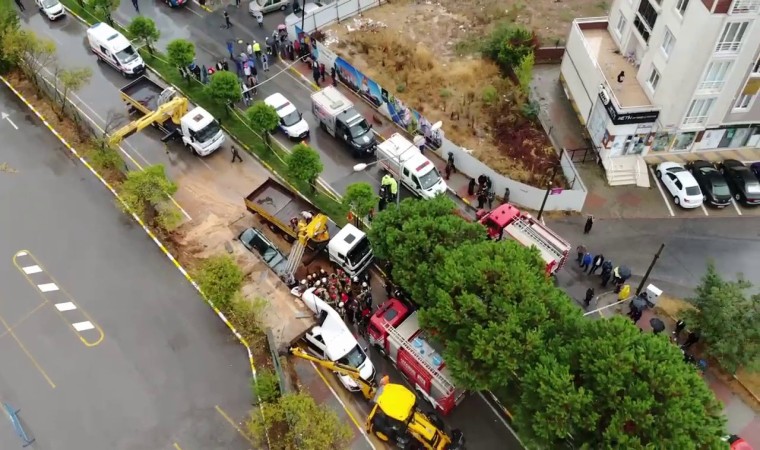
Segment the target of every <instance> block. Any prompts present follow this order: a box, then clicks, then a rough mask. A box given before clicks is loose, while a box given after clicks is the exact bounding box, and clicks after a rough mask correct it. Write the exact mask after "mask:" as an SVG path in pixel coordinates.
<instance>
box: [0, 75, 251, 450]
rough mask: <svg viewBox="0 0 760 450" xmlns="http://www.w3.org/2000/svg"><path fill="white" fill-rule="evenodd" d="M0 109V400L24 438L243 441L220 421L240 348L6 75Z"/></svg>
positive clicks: (241, 412) (242, 380)
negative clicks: (16, 416) (13, 412)
mask: <svg viewBox="0 0 760 450" xmlns="http://www.w3.org/2000/svg"><path fill="white" fill-rule="evenodd" d="M0 111H2V112H3V116H4V117H6V114H7V117H6V118H7V119H8V120H3V121H2V123H0V135H2V142H3V145H2V147H1V148H0V163H2V168H3V169H2V170H0V203H1V204H2V205H3V206H2V214H0V236H2V239H0V360H1V361H2V370H0V401H2V402H4V403H7V404H9V405H11V406H12V407H13V408H14V409H20V410H21V412H20V416H21V419H22V421H23V424H24V427H25V429H26V431H27V432H28V434H29V435H30V437H33V438H34V439H36V441H35V443H34V444H33V448H38V449H45V450H52V449H66V450H70V449H81V448H86V449H107V448H112V449H134V450H138V449H140V450H143V449H167V450H169V449H182V450H194V449H241V450H242V449H247V448H250V447H251V445H250V443H249V442H247V441H246V440H245V439H244V438H243V437H242V436H241V435H240V434H238V432H237V431H236V428H235V427H234V425H233V424H232V423H230V421H233V422H237V421H240V420H242V419H243V418H244V417H245V414H246V413H247V411H248V410H249V409H250V398H249V394H248V393H249V392H250V390H249V380H250V377H251V372H250V367H249V365H248V362H247V361H248V359H247V356H246V353H245V350H244V348H243V347H242V346H241V345H240V344H238V343H237V341H235V339H234V338H233V337H232V335H231V333H230V332H229V330H228V329H227V328H226V327H225V325H224V324H223V323H222V322H221V321H220V320H219V319H218V318H217V316H216V315H215V314H214V313H213V312H212V311H211V309H210V308H209V307H208V306H206V304H205V303H204V302H203V301H202V299H201V298H200V296H199V295H198V294H197V292H196V291H195V290H194V289H193V288H192V286H191V285H190V284H189V283H188V282H187V281H186V280H185V279H184V277H183V276H182V275H181V274H180V273H179V272H178V271H177V270H176V269H175V268H174V267H173V265H172V264H171V263H169V262H168V260H167V258H166V256H165V255H164V254H163V253H161V252H160V251H159V249H158V248H157V247H156V246H155V244H154V243H153V242H151V241H150V240H149V239H148V238H147V237H146V235H145V233H144V232H143V230H142V229H141V228H140V227H138V226H137V225H136V224H135V223H134V222H133V221H132V220H131V219H130V218H129V217H128V216H126V215H124V214H122V213H121V212H120V211H119V210H118V209H117V208H116V207H114V199H113V197H112V196H111V194H110V193H109V192H108V191H107V190H106V189H104V188H103V186H102V185H101V184H100V183H99V182H98V181H97V180H96V179H95V178H94V177H93V176H92V175H91V174H90V173H89V172H88V171H87V169H85V168H84V167H82V166H81V164H79V162H77V161H75V160H73V159H72V158H71V157H70V154H69V153H68V150H66V149H65V148H64V147H63V145H62V144H61V143H60V142H59V141H58V140H57V139H56V138H55V137H54V136H53V135H52V134H51V133H50V131H49V130H47V129H46V128H45V127H44V126H42V125H41V124H40V123H39V121H38V120H37V119H36V117H34V116H33V115H32V114H31V112H29V111H28V110H27V109H26V107H25V106H23V105H21V104H20V103H19V102H18V100H17V99H16V97H15V96H13V94H11V93H10V92H9V91H8V90H7V89H5V88H3V89H0ZM2 423H3V426H0V448H2V449H11V448H20V446H21V441H20V440H19V438H18V436H17V435H16V434H15V433H14V430H13V428H12V427H11V426H10V423H8V421H6V420H5V418H4V419H3V422H2Z"/></svg>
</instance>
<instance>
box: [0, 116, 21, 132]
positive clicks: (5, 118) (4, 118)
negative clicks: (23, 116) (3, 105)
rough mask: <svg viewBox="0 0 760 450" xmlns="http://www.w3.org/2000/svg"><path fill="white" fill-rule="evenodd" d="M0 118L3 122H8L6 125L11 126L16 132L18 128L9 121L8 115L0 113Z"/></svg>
mask: <svg viewBox="0 0 760 450" xmlns="http://www.w3.org/2000/svg"><path fill="white" fill-rule="evenodd" d="M0 118H2V119H3V120H7V121H8V123H9V124H11V126H13V128H15V129H17V130H18V127H17V126H16V124H15V123H13V121H12V120H11V116H9V115H8V114H6V113H1V114H0Z"/></svg>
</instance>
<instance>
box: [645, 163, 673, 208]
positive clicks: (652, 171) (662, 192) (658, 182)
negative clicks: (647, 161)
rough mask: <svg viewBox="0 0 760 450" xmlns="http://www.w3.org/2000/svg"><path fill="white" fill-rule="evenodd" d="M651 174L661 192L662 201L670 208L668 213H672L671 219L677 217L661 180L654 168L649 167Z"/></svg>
mask: <svg viewBox="0 0 760 450" xmlns="http://www.w3.org/2000/svg"><path fill="white" fill-rule="evenodd" d="M649 173H651V174H652V178H654V184H656V185H657V190H658V191H660V195H661V196H662V200H663V201H664V202H665V206H667V207H668V212H669V213H670V217H673V216H675V215H676V214H675V213H674V212H673V208H671V206H670V202H669V201H668V197H667V196H666V195H665V191H663V190H662V185H660V180H659V179H657V175H655V173H654V170H653V169H652V166H649Z"/></svg>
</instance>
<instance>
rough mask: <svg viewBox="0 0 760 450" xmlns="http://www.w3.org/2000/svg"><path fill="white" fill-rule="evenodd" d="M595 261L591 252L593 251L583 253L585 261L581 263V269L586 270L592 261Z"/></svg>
mask: <svg viewBox="0 0 760 450" xmlns="http://www.w3.org/2000/svg"><path fill="white" fill-rule="evenodd" d="M593 261H594V255H592V254H591V252H586V254H585V255H583V262H582V263H581V269H583V271H584V272H585V271H586V270H588V269H589V267H591V263H592V262H593Z"/></svg>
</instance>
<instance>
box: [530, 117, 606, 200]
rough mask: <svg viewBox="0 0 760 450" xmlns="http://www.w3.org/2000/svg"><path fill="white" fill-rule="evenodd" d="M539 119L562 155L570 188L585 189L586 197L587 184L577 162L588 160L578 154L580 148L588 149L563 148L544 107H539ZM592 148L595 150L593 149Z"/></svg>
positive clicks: (561, 158) (562, 162)
mask: <svg viewBox="0 0 760 450" xmlns="http://www.w3.org/2000/svg"><path fill="white" fill-rule="evenodd" d="M538 121H539V122H541V126H542V127H543V128H544V131H545V132H546V135H547V136H549V140H550V141H551V143H552V146H554V148H555V150H556V151H557V154H558V155H559V157H560V165H561V167H562V173H563V174H564V175H565V179H566V180H567V184H568V186H569V188H570V189H572V190H579V191H583V192H584V197H585V193H586V185H585V184H584V183H583V179H581V176H580V174H579V173H578V169H577V168H576V167H575V163H576V162H585V161H586V160H585V156H584V160H583V161H578V159H577V155H578V154H579V151H580V150H587V149H567V148H563V147H562V144H561V141H560V139H559V137H558V136H556V133H555V130H554V126H553V125H552V123H551V120H550V118H549V113H548V112H547V111H546V110H545V109H544V108H539V110H538ZM591 150H592V151H593V149H591Z"/></svg>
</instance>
